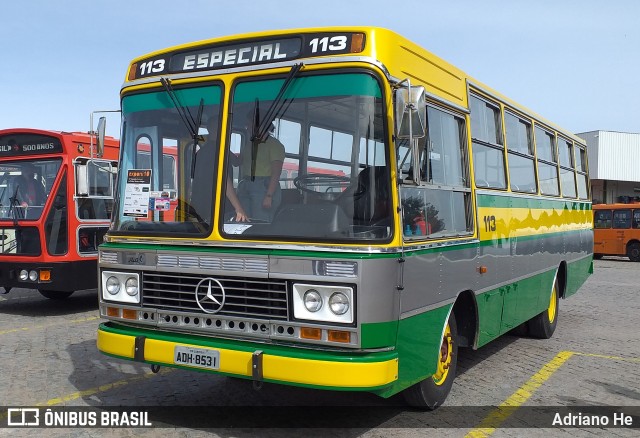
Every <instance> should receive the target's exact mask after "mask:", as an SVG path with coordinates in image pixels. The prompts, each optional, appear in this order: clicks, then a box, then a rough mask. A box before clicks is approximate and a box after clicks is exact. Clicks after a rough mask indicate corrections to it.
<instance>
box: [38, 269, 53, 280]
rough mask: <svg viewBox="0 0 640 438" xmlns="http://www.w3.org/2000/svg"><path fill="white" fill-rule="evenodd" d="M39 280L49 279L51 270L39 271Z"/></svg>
mask: <svg viewBox="0 0 640 438" xmlns="http://www.w3.org/2000/svg"><path fill="white" fill-rule="evenodd" d="M40 281H51V271H45V270H41V271H40Z"/></svg>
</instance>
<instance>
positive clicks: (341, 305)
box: [329, 292, 349, 315]
mask: <svg viewBox="0 0 640 438" xmlns="http://www.w3.org/2000/svg"><path fill="white" fill-rule="evenodd" d="M329 307H330V308H331V311H332V312H333V313H335V314H336V315H344V314H345V313H347V311H348V310H349V298H347V296H346V295H345V294H343V293H342V292H335V293H333V294H332V295H331V298H329Z"/></svg>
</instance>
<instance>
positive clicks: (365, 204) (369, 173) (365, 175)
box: [353, 166, 390, 225]
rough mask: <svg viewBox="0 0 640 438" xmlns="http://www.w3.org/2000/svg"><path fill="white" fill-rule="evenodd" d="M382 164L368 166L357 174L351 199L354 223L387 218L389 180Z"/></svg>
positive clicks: (367, 222) (378, 220) (369, 222)
mask: <svg viewBox="0 0 640 438" xmlns="http://www.w3.org/2000/svg"><path fill="white" fill-rule="evenodd" d="M386 176H387V171H386V168H385V167H383V166H369V167H365V168H364V169H362V171H361V172H360V173H359V174H358V188H357V190H356V193H355V195H354V199H353V222H354V224H361V225H372V224H374V223H377V222H380V221H382V220H384V219H388V218H389V202H390V193H389V181H388V180H387V178H386Z"/></svg>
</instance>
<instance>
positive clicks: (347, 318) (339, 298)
mask: <svg viewBox="0 0 640 438" xmlns="http://www.w3.org/2000/svg"><path fill="white" fill-rule="evenodd" d="M354 300H355V291H354V290H353V288H352V287H349V286H337V285H327V284H302V283H294V284H293V316H294V317H295V318H296V319H301V320H307V321H318V322H328V323H342V324H352V323H353V322H354V321H355V315H354V312H355V305H354Z"/></svg>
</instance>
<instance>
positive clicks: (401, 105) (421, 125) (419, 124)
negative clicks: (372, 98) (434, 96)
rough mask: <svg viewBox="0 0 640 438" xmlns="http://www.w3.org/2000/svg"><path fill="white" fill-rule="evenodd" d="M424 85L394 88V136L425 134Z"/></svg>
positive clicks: (418, 135)
mask: <svg viewBox="0 0 640 438" xmlns="http://www.w3.org/2000/svg"><path fill="white" fill-rule="evenodd" d="M424 94H425V91H424V87H422V86H417V87H412V86H409V87H406V88H399V89H398V90H396V137H397V138H421V137H424V136H425V134H426V130H425V121H426V119H427V104H426V101H425V95H424Z"/></svg>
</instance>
